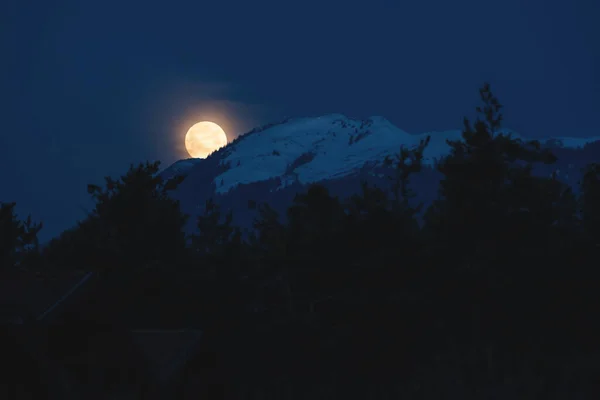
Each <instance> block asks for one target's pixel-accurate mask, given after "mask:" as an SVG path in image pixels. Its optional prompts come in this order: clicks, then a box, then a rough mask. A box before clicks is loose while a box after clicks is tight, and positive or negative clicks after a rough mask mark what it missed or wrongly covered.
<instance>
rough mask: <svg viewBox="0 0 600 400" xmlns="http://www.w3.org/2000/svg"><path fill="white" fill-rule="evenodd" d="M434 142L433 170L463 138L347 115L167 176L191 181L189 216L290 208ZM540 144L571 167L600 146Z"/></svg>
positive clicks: (273, 129)
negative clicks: (279, 203) (279, 204)
mask: <svg viewBox="0 0 600 400" xmlns="http://www.w3.org/2000/svg"><path fill="white" fill-rule="evenodd" d="M510 133H511V134H512V135H513V136H514V137H521V136H519V135H518V134H517V133H515V132H510ZM427 136H430V137H431V140H430V143H429V145H428V146H427V148H426V150H425V153H424V158H425V164H426V165H432V164H433V162H434V160H435V159H439V158H440V157H442V156H444V155H446V154H448V151H449V146H448V144H447V142H446V141H447V140H457V139H460V138H461V131H460V130H452V131H444V132H426V133H421V134H411V133H408V132H405V131H403V130H401V129H399V128H398V127H396V126H394V125H393V124H392V123H390V122H389V121H387V120H386V119H385V118H382V117H372V118H369V119H366V120H355V119H350V118H348V117H346V116H344V115H341V114H332V115H325V116H320V117H310V118H295V119H288V120H286V121H283V122H280V123H277V124H271V125H267V126H265V127H262V128H257V129H254V130H253V131H251V132H249V133H247V134H245V135H242V136H240V137H239V138H237V139H236V140H234V141H233V142H232V143H230V144H228V145H227V146H226V147H224V148H222V149H220V150H218V151H217V152H215V153H213V154H212V155H210V156H209V157H208V158H207V159H205V160H199V159H188V160H181V161H178V162H176V163H174V164H173V165H171V166H170V167H169V168H167V169H166V170H164V171H163V172H162V174H163V176H164V177H171V176H174V175H177V174H184V175H186V179H185V180H184V182H183V183H182V185H181V186H180V187H179V188H178V189H177V191H176V193H175V196H176V197H177V198H178V199H179V200H180V201H181V204H182V208H183V209H184V211H185V212H188V213H190V214H197V213H198V212H201V210H202V208H203V205H204V200H206V199H207V198H208V197H214V198H215V199H216V200H217V201H218V202H220V203H222V205H225V206H227V207H228V208H232V209H234V211H240V208H241V209H244V210H247V208H248V207H247V200H256V201H269V199H270V198H273V197H281V199H284V198H285V200H290V199H291V198H292V197H293V194H295V193H296V192H297V191H298V190H301V189H302V188H303V187H305V186H306V185H308V184H311V183H314V182H321V183H323V184H325V185H326V186H328V185H330V186H332V187H335V186H336V184H338V186H340V182H345V184H347V185H351V186H355V187H357V188H358V187H359V186H358V183H359V182H360V179H365V178H366V179H367V180H370V179H377V178H381V177H382V174H381V173H379V174H377V173H375V171H376V170H377V168H378V167H379V168H381V165H382V161H383V160H384V158H385V157H386V156H388V155H389V156H392V155H394V154H397V153H398V151H399V149H400V147H401V146H402V145H404V146H407V147H409V148H410V147H413V146H416V145H418V144H419V142H420V141H421V140H422V139H424V138H425V137H427ZM521 138H522V139H526V138H525V137H521ZM539 141H540V142H541V143H542V145H545V146H548V147H551V148H553V149H557V150H560V151H559V152H562V153H563V154H566V155H567V158H569V159H571V158H573V157H572V156H571V155H570V154H571V152H579V151H581V150H583V149H584V148H588V147H589V146H586V145H588V144H592V143H596V142H597V143H600V137H593V138H576V137H573V138H570V137H561V138H545V139H541V140H539ZM599 150H600V149H599ZM596 154H597V155H598V156H600V153H596ZM559 158H560V155H559ZM563 158H564V157H563ZM574 158H575V159H581V157H580V156H577V157H574ZM584 158H585V157H584ZM595 159H596V160H597V159H598V157H596V158H595ZM571 161H572V160H571ZM569 165H572V163H569ZM553 168H555V169H559V168H558V167H556V166H554V167H553ZM565 168H567V169H568V168H569V167H568V166H567V165H565ZM573 168H574V167H573V166H571V169H573ZM380 183H381V182H380ZM341 186H344V185H341ZM334 192H335V190H334ZM339 192H340V194H342V193H344V194H348V192H352V190H343V188H340V190H339ZM274 193H275V194H274ZM284 193H287V194H284ZM248 196H252V197H253V198H249V197H248ZM236 205H237V206H236ZM282 209H283V208H282ZM240 222H241V221H240ZM246 222H248V221H246ZM242 225H244V224H243V223H242Z"/></svg>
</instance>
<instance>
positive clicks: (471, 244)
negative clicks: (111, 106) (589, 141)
mask: <svg viewBox="0 0 600 400" xmlns="http://www.w3.org/2000/svg"><path fill="white" fill-rule="evenodd" d="M480 96H481V105H480V106H479V107H477V109H476V111H477V113H478V118H477V120H476V121H475V122H472V121H469V120H468V119H466V118H465V120H464V128H463V134H462V139H461V140H458V141H449V142H448V143H449V145H450V147H451V151H450V153H449V154H448V155H447V156H446V157H444V158H442V159H441V160H439V161H438V162H437V164H436V166H435V168H436V169H437V170H438V171H439V172H440V173H441V175H442V180H441V182H440V185H439V190H438V196H437V198H436V199H435V201H434V202H433V203H432V204H431V205H430V206H428V207H427V208H425V207H424V206H422V205H421V206H415V205H414V202H412V201H410V200H411V199H412V197H413V196H414V190H416V189H415V188H412V187H411V178H412V177H413V176H415V174H418V173H419V172H420V170H421V168H422V162H423V151H424V149H425V148H426V146H427V145H428V140H425V141H423V142H422V143H421V144H420V145H419V146H416V147H415V148H404V147H402V148H400V149H398V153H397V155H396V156H395V157H392V158H388V159H386V165H388V166H389V167H390V171H392V173H391V174H390V176H389V187H381V188H380V187H372V186H369V185H368V184H366V183H364V184H363V185H362V190H361V192H360V193H358V194H356V195H354V196H352V197H350V198H347V199H340V198H337V197H334V196H332V195H330V194H329V192H328V190H327V189H326V188H325V187H324V186H321V185H317V184H315V185H312V186H310V187H309V188H308V190H307V191H306V192H305V193H300V194H298V195H297V196H296V197H295V199H294V201H293V204H291V205H290V207H289V208H288V210H287V215H286V218H281V217H282V216H280V215H278V214H277V212H276V211H275V210H274V209H273V208H272V207H270V206H269V205H268V204H263V203H261V202H260V199H255V200H256V209H257V215H258V216H257V218H256V220H255V223H254V229H253V231H252V232H251V234H250V235H249V236H248V235H244V234H243V233H242V230H241V229H240V228H238V227H236V226H234V225H233V222H232V221H233V218H232V215H231V213H226V212H224V211H223V210H221V209H220V207H219V206H218V204H217V203H216V202H214V201H213V200H212V199H211V200H208V201H207V202H206V205H205V206H206V207H205V211H204V213H203V214H202V215H200V216H199V217H198V218H197V220H196V226H197V229H196V231H195V232H194V234H192V235H186V233H185V231H184V227H185V225H186V221H187V220H188V219H189V216H186V215H184V214H183V213H182V212H181V211H180V209H179V204H178V202H177V201H176V200H173V199H172V198H171V197H169V192H170V191H171V190H173V189H174V188H176V187H177V185H178V184H179V183H180V182H181V181H182V180H183V179H184V178H183V177H177V178H174V179H171V180H168V181H163V180H162V179H161V178H160V177H159V175H158V172H159V163H158V162H156V163H145V164H140V165H138V166H132V167H131V168H130V169H129V171H128V172H127V173H126V174H125V175H123V176H122V177H121V178H119V179H112V178H106V180H105V182H104V184H103V185H101V186H98V185H89V186H88V192H89V193H90V195H91V196H92V198H93V200H94V204H95V205H94V208H93V210H92V211H91V212H90V213H89V215H88V216H87V217H86V218H85V219H83V220H82V221H80V222H78V224H77V225H76V226H75V227H74V228H72V229H70V230H68V231H65V232H63V233H62V234H61V235H60V236H59V237H57V238H55V239H53V240H52V241H51V242H50V243H49V244H48V245H47V246H44V247H43V248H40V246H39V245H38V243H37V239H36V234H37V232H38V231H39V230H40V229H41V225H40V224H35V223H33V222H32V221H31V219H30V218H28V219H26V220H24V221H21V220H19V219H18V218H17V216H16V214H15V211H14V203H2V206H1V209H0V261H1V263H2V273H7V272H6V271H10V270H15V269H32V270H41V271H47V270H80V269H84V270H90V271H91V270H93V271H95V272H96V273H98V275H99V276H100V277H101V281H100V282H101V283H100V284H99V285H96V287H95V292H94V293H95V294H94V296H95V297H94V300H93V301H90V302H81V303H80V304H77V305H75V306H74V307H75V309H74V310H70V311H69V312H68V313H64V315H61V317H60V318H59V319H58V321H59V322H58V323H59V324H63V326H70V327H71V326H87V327H89V326H94V327H98V326H102V327H106V326H111V327H115V326H119V327H128V328H129V327H147V326H152V327H164V328H168V327H175V326H177V327H182V326H186V327H187V326H189V327H192V326H193V327H197V328H200V329H202V330H203V332H204V335H205V336H204V338H203V340H204V341H205V347H204V350H203V353H202V354H203V356H202V355H199V356H198V357H200V358H199V360H201V359H202V357H204V358H206V355H207V354H210V357H209V358H210V359H211V360H216V361H214V362H211V366H210V369H211V372H210V373H211V374H212V375H211V376H213V377H216V378H214V379H217V380H220V381H222V382H226V383H225V384H224V386H227V385H238V386H243V385H249V383H248V382H251V383H252V385H255V384H256V385H259V386H260V385H263V386H262V387H265V388H266V387H267V386H269V384H268V382H271V381H275V380H285V381H286V382H291V383H290V385H291V386H293V387H294V389H293V390H294V393H296V394H297V393H300V392H303V393H304V392H308V391H310V390H311V389H310V387H312V386H311V385H312V382H321V383H322V385H325V383H323V382H337V384H333V385H334V386H335V393H336V394H335V395H330V397H332V398H337V397H339V398H365V397H366V393H367V391H369V390H371V389H368V388H373V387H375V388H384V387H387V386H386V385H388V386H389V385H392V386H393V385H397V386H398V387H400V388H401V389H398V390H399V392H395V393H400V394H404V395H407V396H409V397H408V398H413V397H414V398H417V397H419V398H446V396H449V395H451V394H452V393H455V394H460V395H461V396H462V397H463V398H492V397H491V396H492V395H498V396H501V395H502V394H504V395H506V396H509V395H510V396H523V398H534V397H543V398H563V397H564V398H568V397H569V396H570V395H572V394H575V393H577V394H582V395H589V396H590V398H591V397H592V396H594V397H595V396H597V395H598V394H599V393H598V392H597V391H598V387H597V381H595V379H597V377H594V376H593V372H592V371H593V369H594V366H597V362H598V359H599V358H598V356H599V355H600V347H599V345H598V337H600V324H598V321H597V320H598V306H599V305H600V302H599V300H600V290H599V289H600V284H599V281H598V279H597V275H596V272H597V271H596V270H597V268H598V260H600V164H591V165H589V166H588V167H587V168H586V169H585V171H583V178H582V180H581V182H580V186H579V188H572V187H569V186H567V185H566V184H565V183H562V182H561V181H560V180H559V179H558V177H557V176H556V175H555V174H554V175H553V176H539V175H535V174H534V173H533V172H532V170H533V167H534V166H535V165H536V164H539V163H545V164H552V163H554V162H556V159H557V158H556V156H555V155H554V154H552V153H551V152H549V151H548V150H545V149H543V148H542V146H541V145H540V143H539V142H536V141H523V140H521V139H517V138H513V137H511V136H510V135H508V134H504V133H502V113H501V111H502V106H501V104H500V103H499V101H498V99H497V98H496V97H495V96H494V95H493V94H492V92H491V90H490V86H489V85H488V84H485V85H484V86H483V87H482V88H481V89H480ZM575 189H577V190H575ZM284 220H285V222H284ZM96 329H99V328H96ZM198 363H199V364H202V362H201V361H198ZM190 368H193V367H190ZM198 371H200V372H198V373H207V372H206V366H202V367H199V369H198ZM257 382H262V383H260V384H258V383H257ZM341 382H343V383H341ZM309 383H310V384H309ZM321 383H317V384H315V385H321ZM264 390H267V389H264ZM332 390H333V389H332ZM376 390H384V389H376ZM369 393H371V392H369ZM410 396H413V397H410ZM499 398H500V397H499ZM511 398H517V397H511ZM519 398H520V397H519Z"/></svg>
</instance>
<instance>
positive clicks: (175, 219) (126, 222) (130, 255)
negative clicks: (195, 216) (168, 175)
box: [46, 162, 187, 270]
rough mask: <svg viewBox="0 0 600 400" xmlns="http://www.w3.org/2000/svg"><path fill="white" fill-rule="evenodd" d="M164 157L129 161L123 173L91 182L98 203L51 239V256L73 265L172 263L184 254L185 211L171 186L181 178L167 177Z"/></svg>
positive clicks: (101, 267)
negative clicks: (164, 176)
mask: <svg viewBox="0 0 600 400" xmlns="http://www.w3.org/2000/svg"><path fill="white" fill-rule="evenodd" d="M159 166H160V162H154V163H145V164H139V165H138V166H135V167H134V166H133V165H132V166H130V168H129V170H128V171H127V173H126V174H125V175H123V176H122V177H120V178H119V179H113V178H111V177H106V178H105V185H104V187H101V186H99V185H95V184H90V185H88V193H89V194H90V195H91V196H92V199H93V200H94V203H95V206H94V208H93V210H92V211H91V212H90V213H89V215H88V217H87V218H85V219H84V220H83V221H80V222H79V223H78V224H77V226H76V227H75V228H72V229H70V230H68V231H66V232H65V233H63V234H62V235H61V236H60V237H59V238H58V239H55V240H53V241H52V242H51V243H50V245H49V246H48V249H47V250H46V254H47V257H48V258H49V259H51V260H53V261H52V262H53V263H54V264H57V265H58V266H61V267H65V266H69V267H70V268H79V269H85V268H97V269H99V270H110V269H115V268H116V269H119V268H125V269H135V267H144V266H148V265H151V264H152V265H154V264H163V265H174V264H177V263H178V260H179V259H181V257H183V256H184V255H185V254H186V238H185V233H184V231H183V226H184V224H185V221H186V218H187V217H186V216H185V215H183V214H182V213H181V211H180V209H179V203H178V202H177V201H176V200H173V199H171V198H170V197H169V192H170V191H172V190H173V189H175V188H176V187H177V185H178V184H179V183H180V182H181V181H182V180H183V178H182V177H175V178H173V179H171V180H168V181H166V182H164V181H163V179H162V178H161V177H160V175H158V172H159Z"/></svg>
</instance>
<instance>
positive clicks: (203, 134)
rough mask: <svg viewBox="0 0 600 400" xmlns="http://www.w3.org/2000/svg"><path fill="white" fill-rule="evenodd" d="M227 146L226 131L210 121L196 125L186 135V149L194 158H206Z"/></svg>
mask: <svg viewBox="0 0 600 400" xmlns="http://www.w3.org/2000/svg"><path fill="white" fill-rule="evenodd" d="M226 144H227V136H226V135H225V131H224V130H223V129H222V128H221V127H220V126H219V125H217V124H215V123H214V122H210V121H202V122H198V123H197V124H194V125H193V126H192V127H191V128H190V129H189V130H188V131H187V133H186V134H185V148H186V150H187V151H188V153H190V156H192V157H194V158H206V157H208V155H209V154H210V153H212V152H213V151H215V150H218V149H220V148H221V147H223V146H225V145H226Z"/></svg>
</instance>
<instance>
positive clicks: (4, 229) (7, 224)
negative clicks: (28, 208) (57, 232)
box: [0, 202, 42, 270]
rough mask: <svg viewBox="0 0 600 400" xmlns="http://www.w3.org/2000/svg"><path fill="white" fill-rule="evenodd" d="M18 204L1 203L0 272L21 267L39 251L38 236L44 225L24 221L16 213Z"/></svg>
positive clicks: (27, 220)
mask: <svg viewBox="0 0 600 400" xmlns="http://www.w3.org/2000/svg"><path fill="white" fill-rule="evenodd" d="M15 206H16V203H2V202H0V270H4V269H7V268H11V267H16V266H20V265H21V263H22V262H23V261H24V260H25V258H26V257H27V256H28V255H30V254H31V252H32V251H33V252H35V251H37V250H38V244H39V243H38V239H37V234H38V232H39V231H40V230H41V229H42V224H41V223H39V224H36V223H34V222H32V220H31V216H30V215H29V216H27V218H26V219H25V220H24V221H21V220H19V219H18V217H17V215H16V213H15Z"/></svg>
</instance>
